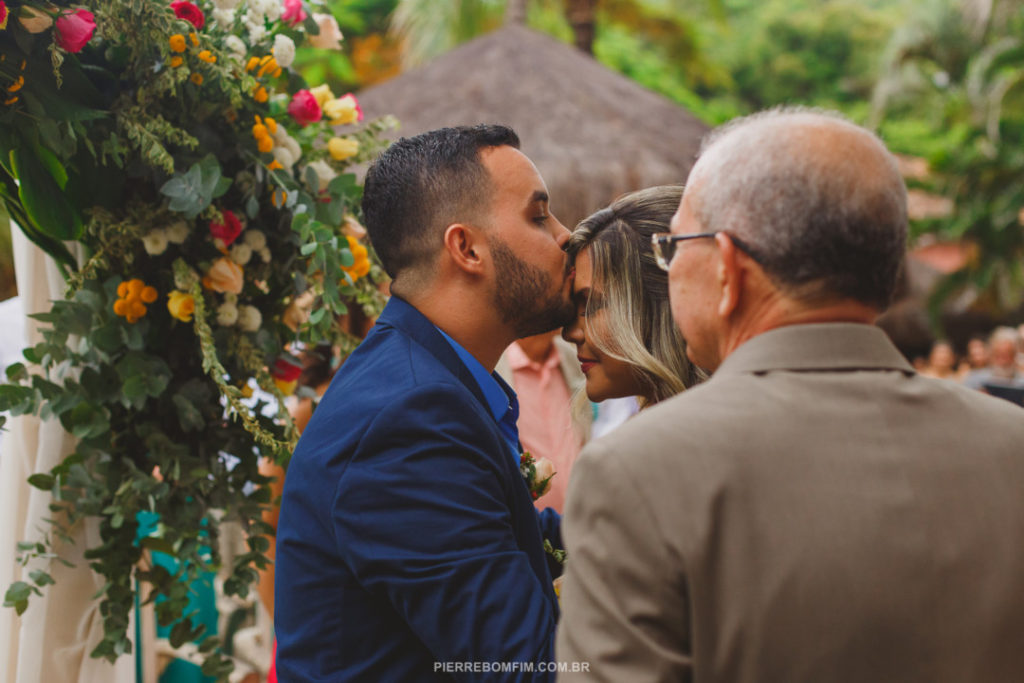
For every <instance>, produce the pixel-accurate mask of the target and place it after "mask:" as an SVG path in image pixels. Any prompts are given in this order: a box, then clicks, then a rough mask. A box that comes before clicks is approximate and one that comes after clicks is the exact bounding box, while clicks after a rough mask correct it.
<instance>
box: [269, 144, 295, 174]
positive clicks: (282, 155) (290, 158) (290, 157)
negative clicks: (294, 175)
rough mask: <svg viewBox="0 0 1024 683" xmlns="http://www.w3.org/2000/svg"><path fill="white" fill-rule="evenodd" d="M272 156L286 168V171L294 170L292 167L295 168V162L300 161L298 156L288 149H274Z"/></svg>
mask: <svg viewBox="0 0 1024 683" xmlns="http://www.w3.org/2000/svg"><path fill="white" fill-rule="evenodd" d="M271 154H273V155H274V158H275V159H276V160H277V161H278V163H280V164H281V165H282V166H284V168H285V170H286V171H290V170H292V166H294V165H295V162H296V161H298V159H297V158H296V156H295V155H294V154H292V152H291V150H290V149H288V148H287V147H274V149H273V151H271Z"/></svg>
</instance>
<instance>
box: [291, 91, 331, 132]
mask: <svg viewBox="0 0 1024 683" xmlns="http://www.w3.org/2000/svg"><path fill="white" fill-rule="evenodd" d="M288 113H289V114H290V115H291V117H292V118H293V119H295V123H297V124H299V125H300V126H308V125H309V124H311V123H316V122H317V121H319V120H320V119H321V117H323V115H324V113H323V111H322V110H321V109H320V105H319V104H317V101H316V97H315V96H314V95H313V93H311V92H309V91H308V90H300V91H299V92H297V93H295V95H293V96H292V101H291V102H289V103H288Z"/></svg>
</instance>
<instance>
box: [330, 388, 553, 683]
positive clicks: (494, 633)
mask: <svg viewBox="0 0 1024 683" xmlns="http://www.w3.org/2000/svg"><path fill="white" fill-rule="evenodd" d="M486 419H487V416H486V415H484V414H483V413H482V412H481V410H480V409H479V406H476V405H475V404H474V403H472V398H471V396H470V395H469V394H468V393H466V392H459V391H455V390H453V388H452V387H451V386H450V385H437V386H433V387H426V388H423V387H420V388H419V389H418V390H417V391H416V392H413V393H411V394H409V395H406V396H404V397H403V398H402V399H401V400H400V401H398V402H396V403H395V404H393V405H392V406H390V407H389V408H388V409H387V410H385V411H383V412H382V413H381V414H380V415H379V416H378V417H377V419H375V420H374V422H373V424H372V425H371V426H370V428H369V429H368V430H367V432H366V433H365V434H364V436H363V438H362V439H361V441H360V443H359V445H358V448H357V453H356V456H355V458H354V459H353V461H352V462H351V463H350V464H349V466H348V468H347V470H346V471H345V473H344V474H343V476H342V478H341V481H340V483H339V485H338V488H337V493H336V496H335V500H334V505H333V511H332V516H333V519H332V524H333V528H334V532H335V542H336V544H337V547H338V550H339V552H341V554H342V555H343V556H344V557H345V558H346V562H347V563H348V564H349V566H350V569H351V570H352V572H353V573H354V574H355V576H356V577H357V578H358V580H359V581H360V582H361V584H362V585H363V586H364V587H365V588H366V589H367V590H368V591H370V592H371V593H377V594H379V595H381V596H383V597H386V599H387V600H388V601H390V603H391V605H392V606H393V607H394V609H395V610H396V611H397V612H398V613H399V614H400V615H401V616H402V617H403V618H404V620H405V621H406V623H407V624H408V625H409V627H410V628H411V629H412V630H413V631H414V632H415V633H416V634H417V636H418V637H419V638H420V639H421V640H422V642H423V643H424V644H425V645H426V646H427V647H428V648H429V649H430V650H431V652H432V653H433V655H434V656H435V657H436V660H437V661H439V662H446V661H450V662H474V661H475V662H534V663H537V662H550V661H552V660H553V659H554V647H553V645H554V631H555V619H556V615H555V608H554V606H553V605H552V603H551V601H550V600H549V598H548V597H547V595H546V593H545V588H544V587H542V585H541V581H540V580H539V579H538V576H537V573H536V571H535V570H534V568H533V567H532V566H531V563H530V560H529V558H528V556H527V554H526V553H525V552H524V551H523V549H522V548H520V545H519V542H518V540H517V538H516V532H515V525H514V524H513V520H512V516H511V515H512V513H511V511H510V505H509V500H510V496H511V489H510V487H511V486H513V485H522V484H521V482H519V481H516V480H513V479H511V478H510V476H509V472H510V471H512V470H514V468H513V467H511V465H507V464H503V463H502V462H501V461H500V460H499V458H501V457H506V456H507V454H506V453H505V452H504V451H502V450H500V449H501V445H500V442H499V441H498V440H495V438H494V437H493V436H492V433H493V429H491V428H490V427H489V426H488V425H487V424H486V423H485V420H486ZM498 438H500V437H498ZM514 471H515V473H516V474H518V470H517V469H515V470H514ZM480 677H483V678H486V677H487V674H477V673H458V674H456V678H458V679H459V680H477V679H478V678H480ZM551 678H552V676H551V675H549V674H537V673H526V672H517V673H514V674H510V677H509V678H507V679H505V678H504V677H503V680H550V679H551Z"/></svg>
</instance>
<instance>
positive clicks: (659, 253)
mask: <svg viewBox="0 0 1024 683" xmlns="http://www.w3.org/2000/svg"><path fill="white" fill-rule="evenodd" d="M718 232H721V231H718ZM718 232H695V233H693V234H691V235H673V234H672V233H669V232H659V233H655V234H653V235H651V249H652V250H653V251H654V260H655V261H657V263H658V267H659V268H661V269H662V270H668V267H669V264H671V263H672V258H673V257H674V256H675V255H676V242H683V241H685V240H695V239H699V238H703V237H714V236H715V235H717V234H718ZM725 234H726V235H728V236H729V239H730V240H732V243H733V244H735V245H736V248H737V249H739V250H740V251H742V252H743V253H745V254H746V255H747V256H749V257H750V258H752V259H754V261H757V262H758V263H760V259H759V258H758V257H757V255H756V254H755V253H754V252H753V251H752V250H751V249H750V246H749V245H747V243H746V242H743V241H742V240H740V238H738V237H733V236H732V235H729V233H725Z"/></svg>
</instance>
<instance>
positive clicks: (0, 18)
mask: <svg viewBox="0 0 1024 683" xmlns="http://www.w3.org/2000/svg"><path fill="white" fill-rule="evenodd" d="M10 13H11V11H10V10H9V9H7V3H6V2H4V1H3V0H0V28H7V15H8V14H10Z"/></svg>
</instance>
